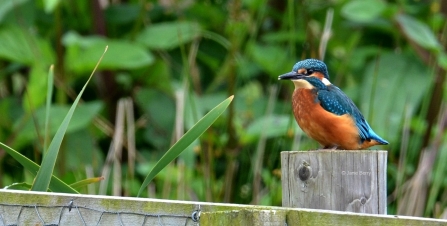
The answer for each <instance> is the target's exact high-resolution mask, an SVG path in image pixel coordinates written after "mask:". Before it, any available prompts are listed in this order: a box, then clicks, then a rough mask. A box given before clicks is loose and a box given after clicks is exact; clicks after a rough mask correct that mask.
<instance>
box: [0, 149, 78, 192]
mask: <svg viewBox="0 0 447 226" xmlns="http://www.w3.org/2000/svg"><path fill="white" fill-rule="evenodd" d="M0 146H3V150H5V152H6V153H8V154H9V155H10V156H11V157H13V158H14V159H15V160H16V161H17V162H19V163H20V164H21V165H22V166H23V167H25V169H26V170H28V171H29V172H30V173H31V174H33V175H36V173H37V171H39V169H40V166H39V165H37V164H36V163H35V162H33V161H31V160H30V159H29V158H27V157H26V156H24V155H22V154H20V153H19V152H17V151H16V150H14V149H12V148H10V147H9V146H8V145H6V144H4V143H2V142H0ZM49 187H50V189H51V190H52V191H54V192H63V193H75V194H76V193H78V192H77V191H76V190H75V189H73V188H72V187H70V186H69V185H68V184H66V183H64V182H63V181H62V180H61V179H59V178H57V177H55V176H53V175H51V182H50V186H49Z"/></svg>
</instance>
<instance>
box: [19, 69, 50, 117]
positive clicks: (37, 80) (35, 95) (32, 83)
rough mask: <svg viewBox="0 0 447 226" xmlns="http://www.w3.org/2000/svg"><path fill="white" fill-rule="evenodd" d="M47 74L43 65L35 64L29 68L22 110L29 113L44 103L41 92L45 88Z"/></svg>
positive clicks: (43, 96)
mask: <svg viewBox="0 0 447 226" xmlns="http://www.w3.org/2000/svg"><path fill="white" fill-rule="evenodd" d="M47 82H48V73H47V71H46V69H45V68H44V65H41V64H36V65H34V66H33V67H31V73H30V74H29V79H28V84H27V85H26V92H27V93H26V95H24V96H23V109H25V111H26V112H31V110H35V109H37V108H39V107H40V106H42V104H43V103H44V101H45V95H42V90H45V89H46V88H47Z"/></svg>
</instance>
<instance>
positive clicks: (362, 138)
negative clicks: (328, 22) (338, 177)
mask: <svg viewBox="0 0 447 226" xmlns="http://www.w3.org/2000/svg"><path fill="white" fill-rule="evenodd" d="M278 79H279V80H291V81H292V82H293V84H294V85H295V90H294V91H293V95H292V108H293V114H294V116H295V119H296V121H297V122H298V125H299V126H300V127H301V129H302V130H303V131H304V132H305V133H306V134H307V135H308V136H310V137H311V138H312V139H314V140H316V141H317V142H318V143H320V144H321V145H322V146H323V148H325V149H344V150H360V149H366V148H369V147H371V146H374V145H385V144H388V141H386V140H384V139H383V138H381V137H379V135H377V134H376V133H375V132H374V131H373V130H372V129H371V127H370V126H369V124H368V122H366V120H365V118H364V117H363V115H362V113H361V112H360V110H359V109H358V108H357V106H355V104H354V102H352V100H351V99H350V98H349V97H348V96H347V95H346V94H345V93H344V92H343V91H341V90H340V88H338V87H337V86H335V85H333V84H332V83H331V82H330V81H329V73H328V70H327V67H326V64H325V63H324V62H322V61H320V60H316V59H306V60H302V61H299V62H298V63H296V64H295V65H294V66H293V69H292V71H291V72H289V73H286V74H283V75H280V76H279V77H278Z"/></svg>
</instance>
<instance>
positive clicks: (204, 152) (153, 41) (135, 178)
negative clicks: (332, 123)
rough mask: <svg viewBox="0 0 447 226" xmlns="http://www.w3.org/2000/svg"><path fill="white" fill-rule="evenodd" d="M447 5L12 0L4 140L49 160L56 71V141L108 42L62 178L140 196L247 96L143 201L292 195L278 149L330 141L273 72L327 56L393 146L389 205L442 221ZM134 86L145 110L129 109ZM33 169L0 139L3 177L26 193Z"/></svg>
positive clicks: (436, 0) (266, 201)
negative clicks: (46, 150)
mask: <svg viewBox="0 0 447 226" xmlns="http://www.w3.org/2000/svg"><path fill="white" fill-rule="evenodd" d="M111 2H113V3H111ZM446 16H447V2H446V1H441V0H431V1H412V0H408V1H403V0H400V1H384V0H361V1H360V0H332V1H323V0H316V1H310V0H303V1H291V0H289V1H264V0H243V1H242V0H221V1H210V0H197V1H176V0H168V1H165V0H159V1H137V0H127V1H97V0H79V1H60V0H37V1H34V0H3V1H2V2H1V3H0V98H1V99H0V141H1V142H3V143H5V144H7V145H9V146H10V147H13V148H14V149H16V150H18V151H20V152H21V153H22V154H23V155H25V156H27V157H28V158H30V159H32V160H33V161H35V162H37V163H40V162H41V159H42V150H43V146H44V140H45V139H44V137H43V134H44V133H43V131H44V122H45V98H46V96H45V93H46V92H45V90H46V89H47V72H48V68H49V67H50V65H51V64H54V65H55V83H54V84H55V90H54V95H53V97H52V100H53V103H54V104H53V105H52V107H51V118H50V122H49V131H50V134H51V136H53V135H54V133H55V131H56V129H57V127H58V126H59V125H60V123H61V122H62V119H63V117H64V116H65V114H66V112H68V109H69V107H70V106H71V104H72V103H73V100H74V98H75V97H76V95H77V94H78V93H79V91H80V90H81V88H82V86H83V84H84V83H85V81H86V80H87V78H88V75H89V74H90V73H91V71H92V70H93V67H94V66H95V64H96V63H97V61H98V59H99V57H100V56H101V54H102V52H103V51H104V48H105V46H106V45H108V46H109V48H108V52H107V54H106V55H105V57H104V59H103V61H102V63H101V64H100V66H99V69H98V70H99V71H98V72H97V73H96V74H95V76H94V79H93V80H92V82H91V83H90V85H89V86H88V87H87V89H86V90H85V93H84V94H83V96H82V99H83V101H82V102H81V103H80V105H79V106H78V108H77V109H76V111H75V112H74V115H73V118H72V120H71V123H70V125H69V126H68V128H67V134H66V136H65V138H64V141H63V143H62V148H61V150H60V151H59V158H58V160H57V162H56V168H55V172H54V174H55V175H56V176H57V177H59V178H60V179H61V180H63V181H64V182H66V183H67V184H73V183H75V182H79V181H82V180H84V179H85V178H94V177H99V176H104V177H105V180H104V181H102V182H101V184H93V185H88V187H80V188H77V189H79V191H80V192H81V193H92V194H110V195H127V196H136V195H137V193H138V189H139V187H140V186H141V184H142V182H143V180H144V177H145V176H146V175H147V174H148V172H149V171H150V170H151V169H152V167H153V166H154V164H155V162H156V161H157V160H158V159H160V157H161V156H162V155H163V154H164V153H165V152H166V151H167V150H168V149H169V147H171V146H172V144H174V143H175V141H177V140H178V139H179V138H180V136H181V135H182V134H183V133H184V132H185V131H187V130H188V129H190V128H191V127H192V126H193V125H194V123H195V122H197V120H198V119H200V118H201V117H202V116H203V115H205V114H206V113H207V112H208V111H209V110H211V108H212V107H214V106H216V105H217V104H218V103H220V102H221V101H222V100H224V99H225V98H226V97H228V96H230V95H235V99H234V101H233V103H232V104H231V105H230V107H229V108H228V109H227V112H225V114H223V115H222V117H220V118H219V119H217V121H216V122H215V123H214V124H213V126H212V127H211V128H210V129H208V130H207V131H206V132H205V133H204V134H203V135H202V137H201V138H200V140H197V141H195V142H194V143H193V145H191V146H190V147H189V148H188V149H187V151H186V152H184V153H182V154H181V155H180V157H179V159H178V160H177V161H176V162H175V163H172V164H170V165H169V166H168V167H167V168H166V169H165V170H163V171H162V172H161V174H160V175H158V176H157V177H156V178H155V179H154V181H153V182H152V183H151V184H150V185H149V187H148V189H147V191H145V192H143V196H148V197H156V198H168V199H183V200H200V201H213V202H233V203H252V204H263V205H281V179H280V178H281V175H280V158H279V153H280V152H281V151H286V150H308V149H315V148H318V147H319V146H318V144H317V143H315V141H312V140H310V139H309V138H308V137H306V136H305V135H304V134H303V132H302V131H301V130H300V129H299V128H298V126H297V125H296V122H295V120H294V118H293V116H292V113H291V104H290V99H291V93H292V91H293V86H292V85H291V84H290V83H286V82H278V81H277V76H278V75H279V74H282V73H285V72H288V71H290V70H291V68H292V66H293V64H294V63H295V62H296V61H298V60H300V59H304V58H320V59H324V61H325V62H326V63H327V65H328V67H329V73H330V76H331V77H330V78H331V81H332V83H334V84H336V85H337V86H339V87H340V88H341V89H343V90H344V91H345V92H346V93H347V94H348V96H350V97H351V98H352V99H353V100H354V102H355V103H356V104H357V105H358V106H359V108H360V110H361V111H362V112H363V114H364V115H365V117H366V118H367V119H368V121H369V123H370V125H371V126H372V127H373V128H374V130H375V131H376V132H377V133H378V134H379V135H380V136H382V137H384V138H385V139H386V140H388V141H389V142H390V145H388V146H384V147H377V148H380V149H387V150H388V151H389V154H388V156H389V157H388V184H387V186H388V194H389V199H388V201H389V203H388V211H389V213H392V214H405V215H415V216H429V217H445V216H446V215H447V214H446V213H447V211H445V209H446V207H447V178H446V177H444V176H443V175H446V173H447V167H446V164H444V162H446V161H447V154H446V152H447V145H446V139H445V138H444V137H445V127H446V126H447V125H446V121H445V120H443V119H446V115H447V112H446V108H445V106H444V102H445V100H446V98H447V97H446V96H445V92H444V87H445V76H446V69H447V55H446V52H445V47H446V45H447V38H446V37H447V23H446ZM127 97H130V100H132V101H131V102H132V103H133V105H129V104H127V105H119V104H118V102H119V101H120V100H122V99H124V98H127ZM119 106H124V107H122V108H121V111H125V112H126V113H125V114H124V116H123V114H121V113H119V112H120V107H119ZM126 106H127V107H126ZM129 110H130V111H129ZM123 117H125V120H124V118H123ZM120 120H121V121H123V120H124V121H125V122H124V124H123V123H118V122H120ZM122 125H125V126H122ZM135 150H136V151H135ZM118 151H119V152H118ZM117 153H119V154H117ZM422 153H429V154H428V155H423V154H422ZM32 175H33V174H30V173H29V172H27V171H25V170H24V169H23V167H21V165H20V164H19V163H17V162H16V161H15V160H14V159H13V158H12V157H11V156H9V155H8V154H6V153H5V151H4V150H2V149H0V178H1V179H0V185H1V186H2V187H5V186H9V185H13V184H14V183H18V184H17V185H21V186H15V185H14V186H12V187H10V188H14V189H20V188H21V187H23V188H24V189H27V188H29V186H28V185H29V184H31V183H32V178H33V176H32ZM23 185H26V186H23ZM415 196H417V197H418V199H417V200H416V201H410V200H412V198H414V197H415Z"/></svg>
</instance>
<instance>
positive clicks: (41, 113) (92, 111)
mask: <svg viewBox="0 0 447 226" xmlns="http://www.w3.org/2000/svg"><path fill="white" fill-rule="evenodd" d="M102 108H103V103H102V102H99V101H94V102H87V103H83V104H82V105H80V106H78V108H77V109H76V114H74V115H73V117H72V119H71V123H70V125H69V126H68V128H67V133H72V132H76V131H79V130H81V129H84V128H87V127H88V125H90V123H91V121H92V120H93V118H94V117H95V116H96V115H97V114H98V113H99V112H100V111H101V109H102ZM69 110H70V106H68V105H52V106H50V111H49V112H51V120H49V122H48V136H49V137H52V136H53V135H54V134H55V133H56V131H57V129H58V128H59V126H60V124H61V123H62V122H63V120H64V116H65V115H66V114H67V113H68V111H69ZM46 117H47V115H46V109H45V108H39V109H37V110H36V111H35V112H34V117H30V116H29V114H24V115H23V116H22V117H20V119H19V120H17V121H16V122H15V124H14V126H13V128H14V130H15V131H17V132H18V134H17V137H16V139H15V140H14V143H13V144H12V146H13V147H15V148H16V149H19V148H20V147H22V146H23V145H26V144H28V143H29V142H31V141H32V140H34V139H36V125H37V129H38V131H39V133H40V134H45V133H46V132H45V130H44V128H45V124H44V122H45V120H46ZM34 120H35V121H34Z"/></svg>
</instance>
